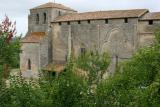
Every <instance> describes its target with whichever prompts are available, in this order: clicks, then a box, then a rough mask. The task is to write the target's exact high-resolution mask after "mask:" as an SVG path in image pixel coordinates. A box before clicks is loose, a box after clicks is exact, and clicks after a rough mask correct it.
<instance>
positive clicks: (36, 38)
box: [21, 32, 45, 43]
mask: <svg viewBox="0 0 160 107" xmlns="http://www.w3.org/2000/svg"><path fill="white" fill-rule="evenodd" d="M44 37H45V32H33V33H31V34H29V35H27V36H26V37H25V38H23V39H22V40H21V42H22V43H38V42H40V41H41V40H42V39H43V38H44Z"/></svg>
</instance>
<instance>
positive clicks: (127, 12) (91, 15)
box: [53, 9, 148, 22]
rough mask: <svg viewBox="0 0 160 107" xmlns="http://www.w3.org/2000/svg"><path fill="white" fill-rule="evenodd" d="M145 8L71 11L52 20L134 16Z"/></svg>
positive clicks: (145, 11) (140, 13)
mask: <svg viewBox="0 0 160 107" xmlns="http://www.w3.org/2000/svg"><path fill="white" fill-rule="evenodd" d="M147 12H148V10H147V9H133V10H112V11H96V12H86V13H73V14H68V15H64V16H59V17H57V18H56V19H55V20H54V21H53V22H63V21H78V20H92V19H114V18H126V17H127V18H135V17H137V18H138V17H141V16H142V15H144V14H145V13H147Z"/></svg>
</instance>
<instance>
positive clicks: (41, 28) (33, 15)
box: [28, 2, 77, 33]
mask: <svg viewBox="0 0 160 107" xmlns="http://www.w3.org/2000/svg"><path fill="white" fill-rule="evenodd" d="M75 12H77V11H75V10H73V9H71V8H69V7H66V6H64V5H62V4H57V3H53V2H49V3H46V4H43V5H40V6H37V7H35V8H32V9H30V15H29V16H28V33H32V32H47V31H48V29H49V27H50V22H51V21H54V19H55V18H57V17H58V16H61V15H65V14H71V13H75Z"/></svg>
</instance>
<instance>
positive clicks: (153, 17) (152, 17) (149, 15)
mask: <svg viewBox="0 0 160 107" xmlns="http://www.w3.org/2000/svg"><path fill="white" fill-rule="evenodd" d="M159 19H160V12H153V13H147V14H145V15H144V16H143V17H142V18H141V20H159Z"/></svg>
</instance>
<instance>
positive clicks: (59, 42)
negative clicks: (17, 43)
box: [52, 18, 138, 61]
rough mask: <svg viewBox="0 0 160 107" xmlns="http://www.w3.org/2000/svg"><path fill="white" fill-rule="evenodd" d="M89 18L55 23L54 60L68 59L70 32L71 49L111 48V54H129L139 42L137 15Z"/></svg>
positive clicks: (119, 55)
mask: <svg viewBox="0 0 160 107" xmlns="http://www.w3.org/2000/svg"><path fill="white" fill-rule="evenodd" d="M127 20H128V23H125V21H124V19H109V20H108V21H106V20H90V21H80V22H79V21H75V22H61V23H53V25H52V26H53V27H52V30H53V32H52V33H53V42H52V44H53V47H54V48H53V60H63V61H65V59H66V56H67V53H68V51H69V50H70V49H69V44H68V41H69V39H68V37H69V35H70V36H71V38H72V40H71V44H72V47H71V48H72V49H71V50H72V53H73V54H74V55H75V56H78V55H80V54H81V48H85V49H86V50H87V51H98V52H100V53H103V52H108V53H110V55H111V56H112V57H114V56H118V57H119V58H130V57H131V56H132V54H133V53H134V50H135V47H136V46H137V39H138V37H137V26H138V19H136V18H129V19H127Z"/></svg>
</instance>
